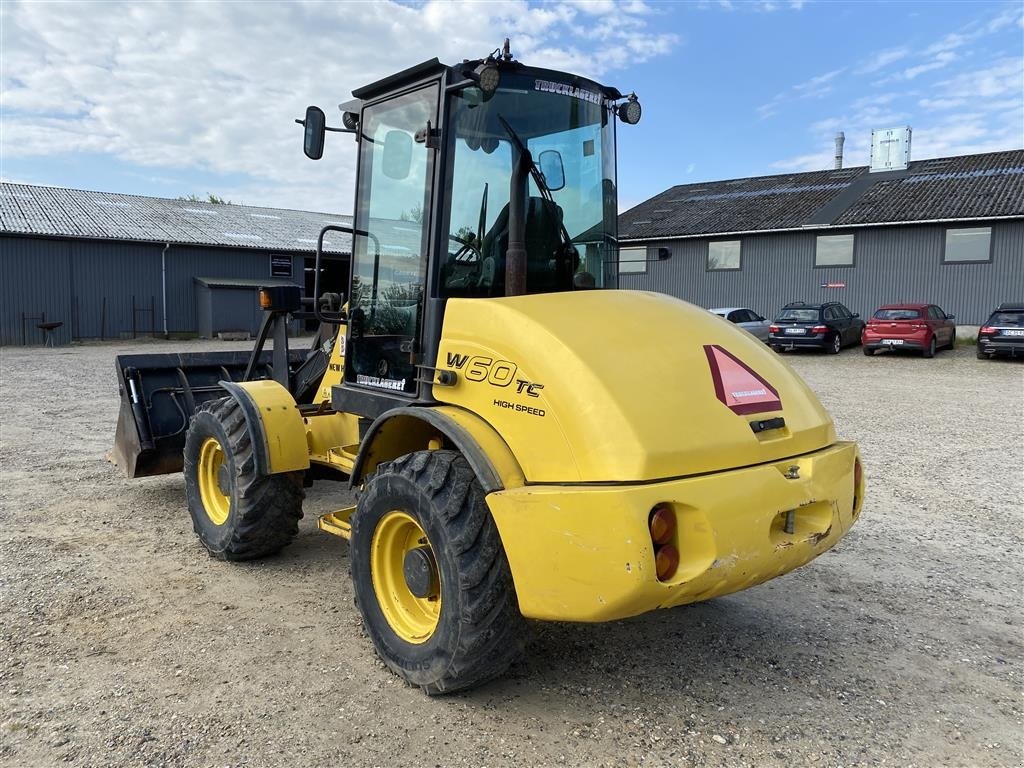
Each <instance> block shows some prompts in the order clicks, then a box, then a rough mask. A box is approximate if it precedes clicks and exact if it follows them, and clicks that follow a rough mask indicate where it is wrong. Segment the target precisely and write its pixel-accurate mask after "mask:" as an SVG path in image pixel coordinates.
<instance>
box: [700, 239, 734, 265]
mask: <svg viewBox="0 0 1024 768" xmlns="http://www.w3.org/2000/svg"><path fill="white" fill-rule="evenodd" d="M707 268H708V271H709V272H712V271H719V270H729V269H739V268H740V241H739V240H715V241H713V242H710V243H708V267H707Z"/></svg>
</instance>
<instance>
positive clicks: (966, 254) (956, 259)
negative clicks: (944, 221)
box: [942, 227, 992, 264]
mask: <svg viewBox="0 0 1024 768" xmlns="http://www.w3.org/2000/svg"><path fill="white" fill-rule="evenodd" d="M991 245H992V227H971V228H970V229H947V230H946V249H945V251H943V253H942V261H943V263H945V264H957V263H961V262H967V263H970V262H978V261H991V260H992V251H991Z"/></svg>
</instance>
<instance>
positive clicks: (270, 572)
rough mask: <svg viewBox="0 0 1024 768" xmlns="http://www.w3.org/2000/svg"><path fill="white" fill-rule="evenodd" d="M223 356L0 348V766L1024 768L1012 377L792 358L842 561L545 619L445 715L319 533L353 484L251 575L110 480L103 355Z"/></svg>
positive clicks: (174, 509) (1019, 424) (137, 488)
mask: <svg viewBox="0 0 1024 768" xmlns="http://www.w3.org/2000/svg"><path fill="white" fill-rule="evenodd" d="M243 346H244V345H243ZM229 347H230V345H227V344H224V343H210V342H192V343H188V344H184V343H181V344H177V343H152V342H151V343H144V344H138V343H136V344H127V343H108V344H96V345H83V346H75V347H64V348H58V349H53V350H51V349H21V348H4V349H2V350H0V389H2V391H0V429H2V439H0V458H2V500H3V509H2V526H0V616H2V625H0V765H3V766H49V765H63V764H67V765H72V766H111V765H130V766H149V765H152V766H164V765H166V766H193V765H194V766H223V765H230V766H236V765H237V766H262V765H282V766H298V765H324V766H340V765H358V766H401V765H409V766H428V765H438V766H515V767H516V768H522V767H523V766H558V765H581V766H583V765H585V766H632V765H644V766H648V765H649V766H658V765H672V766H678V765H699V766H705V765H707V766H717V765H722V766H725V765H728V766H743V765H750V766H787V767H788V766H860V765H872V766H873V765H879V766H900V767H901V768H904V767H908V766H922V767H925V766H927V767H931V766H945V765H950V766H953V765H957V766H968V765H969V766H1020V765H1022V764H1024V743H1022V736H1021V734H1022V733H1024V728H1022V725H1024V724H1022V696H1021V694H1022V675H1024V669H1022V653H1021V649H1022V634H1021V626H1022V618H1024V617H1022V612H1024V611H1022V599H1021V598H1022V593H1021V576H1022V570H1024V567H1022V557H1021V555H1022V522H1024V520H1022V517H1024V513H1022V504H1024V487H1022V486H1024V475H1022V467H1024V441H1022V440H1021V435H1022V434H1024V366H1022V365H1020V364H1016V363H1012V362H1005V361H978V360H975V359H974V351H973V348H972V347H964V348H960V349H958V350H956V351H955V352H941V353H939V355H938V357H937V358H936V359H934V360H922V359H919V358H910V357H901V358H894V357H892V356H877V357H873V358H865V357H863V356H862V355H861V353H860V350H859V349H850V350H846V351H844V352H843V353H842V354H841V355H840V356H839V357H831V356H824V355H819V354H814V353H801V354H790V355H787V356H786V359H787V360H788V361H789V362H790V363H791V364H792V365H793V366H794V368H796V370H797V371H798V372H799V373H800V374H801V375H802V376H803V377H804V378H805V379H806V380H807V381H808V383H809V384H810V385H811V387H813V388H814V389H815V390H816V391H817V392H818V393H819V395H820V397H821V399H822V400H823V402H824V404H825V406H826V407H827V408H828V409H829V410H830V412H831V413H832V415H833V417H834V418H835V421H836V424H837V428H838V431H839V433H840V435H842V436H843V437H845V438H849V439H853V440H856V441H858V442H859V443H860V446H861V450H862V453H863V457H864V462H865V467H866V474H867V478H868V494H867V500H866V503H865V507H864V511H863V514H862V516H861V518H860V521H859V522H858V524H857V525H856V526H855V527H854V528H853V530H852V532H851V533H850V534H849V535H848V536H847V537H846V538H845V539H844V540H843V541H842V542H840V544H839V546H838V547H837V548H836V549H834V550H833V551H831V552H829V553H827V554H825V555H823V556H822V557H821V558H819V559H818V560H816V561H814V562H813V563H811V564H810V565H808V566H807V567H805V568H803V569H800V570H798V571H796V572H794V573H791V574H789V575H787V576H784V577H782V578H780V579H777V580H775V581H773V582H770V583H768V584H765V585H763V586H760V587H756V588H754V589H750V590H748V591H746V592H742V593H740V594H737V595H733V596H730V597H727V598H720V599H717V600H713V601H710V602H708V603H704V604H700V605H695V606H689V607H684V608H679V609H675V610H669V611H659V612H656V613H652V614H648V615H646V616H642V617H638V618H636V619H631V620H628V621H622V622H616V623H611V624H603V625H594V626H583V625H569V624H540V623H537V624H533V625H532V626H531V636H530V639H529V641H528V655H527V657H526V658H525V660H524V661H523V662H521V663H520V664H518V665H517V666H516V667H515V668H514V669H513V670H512V672H511V673H510V674H509V676H508V677H507V678H505V679H503V680H500V681H498V682H495V683H492V684H490V685H488V686H485V687H484V688H482V689H479V690H476V691H473V692H470V693H467V694H460V695H455V696H449V697H442V698H434V699H431V698H427V697H426V696H424V695H423V694H422V693H420V691H419V690H417V689H413V688H409V687H406V686H405V685H404V684H402V683H401V682H400V681H399V680H398V679H397V678H395V677H394V676H393V675H391V674H390V673H389V672H388V671H387V670H386V669H385V668H384V667H383V665H382V664H381V663H380V662H378V661H377V659H376V657H375V656H374V653H373V650H372V647H371V644H370V642H369V640H368V639H367V637H366V636H365V634H364V633H363V631H362V629H361V625H360V622H359V619H358V615H357V613H356V611H355V609H354V607H353V604H352V590H351V587H350V584H349V581H348V564H347V554H346V545H345V543H344V542H342V541H341V540H339V539H336V538H334V537H331V536H327V535H325V534H322V533H319V532H318V531H317V530H316V525H315V521H316V514H319V513H321V512H324V511H327V510H329V509H331V508H333V507H336V506H342V505H344V504H345V503H346V501H347V498H348V497H347V495H346V493H345V492H344V491H343V488H344V486H342V485H337V484H329V483H325V484H321V485H319V486H318V487H317V488H316V489H314V490H313V491H312V492H311V493H310V496H309V498H308V500H307V504H306V517H305V519H304V520H303V521H302V527H301V533H300V535H299V537H298V539H297V540H296V541H295V542H294V543H293V544H292V545H291V546H290V547H288V548H287V550H286V551H285V552H284V553H283V554H282V555H280V556H278V557H274V558H271V559H269V560H265V561H262V562H257V563H251V564H244V565H237V564H228V563H221V562H218V561H214V560H211V559H210V558H209V557H207V556H206V554H205V551H204V550H203V549H202V548H201V546H200V545H199V543H198V541H197V540H196V538H195V536H194V534H193V532H192V526H191V522H190V520H189V517H188V514H187V512H186V510H185V506H184V498H183V496H184V492H183V481H182V478H181V476H180V475H175V476H166V477H158V478H148V479H143V480H136V481H128V480H125V479H123V478H122V477H121V476H120V474H119V472H118V471H117V470H116V469H115V468H114V467H113V466H112V465H110V464H108V463H107V462H106V461H105V458H104V457H105V454H106V453H107V451H108V450H109V449H110V446H111V441H112V438H113V433H114V424H115V419H116V415H117V405H118V401H117V391H116V386H115V383H114V381H115V380H114V368H113V358H114V355H115V354H118V353H121V352H127V351H139V350H146V351H153V352H162V351H185V350H191V349H227V348H229ZM233 348H240V346H239V345H235V347H233Z"/></svg>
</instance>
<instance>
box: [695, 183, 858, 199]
mask: <svg viewBox="0 0 1024 768" xmlns="http://www.w3.org/2000/svg"><path fill="white" fill-rule="evenodd" d="M847 186H849V185H848V184H807V185H804V186H802V187H769V188H767V189H753V190H745V191H743V192H719V193H717V194H713V195H694V196H692V197H690V198H687V200H686V201H685V202H689V201H690V200H733V199H740V198H747V197H766V196H768V195H789V194H793V193H795V192H826V191H828V190H830V189H845V188H846V187H847Z"/></svg>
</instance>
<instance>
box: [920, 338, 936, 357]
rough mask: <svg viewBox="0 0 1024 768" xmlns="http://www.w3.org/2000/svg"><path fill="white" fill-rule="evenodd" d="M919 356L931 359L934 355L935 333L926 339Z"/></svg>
mask: <svg viewBox="0 0 1024 768" xmlns="http://www.w3.org/2000/svg"><path fill="white" fill-rule="evenodd" d="M921 357H924V358H928V359H931V358H933V357H935V334H932V337H931V338H930V339H929V340H928V346H927V347H925V348H924V349H922V350H921Z"/></svg>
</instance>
